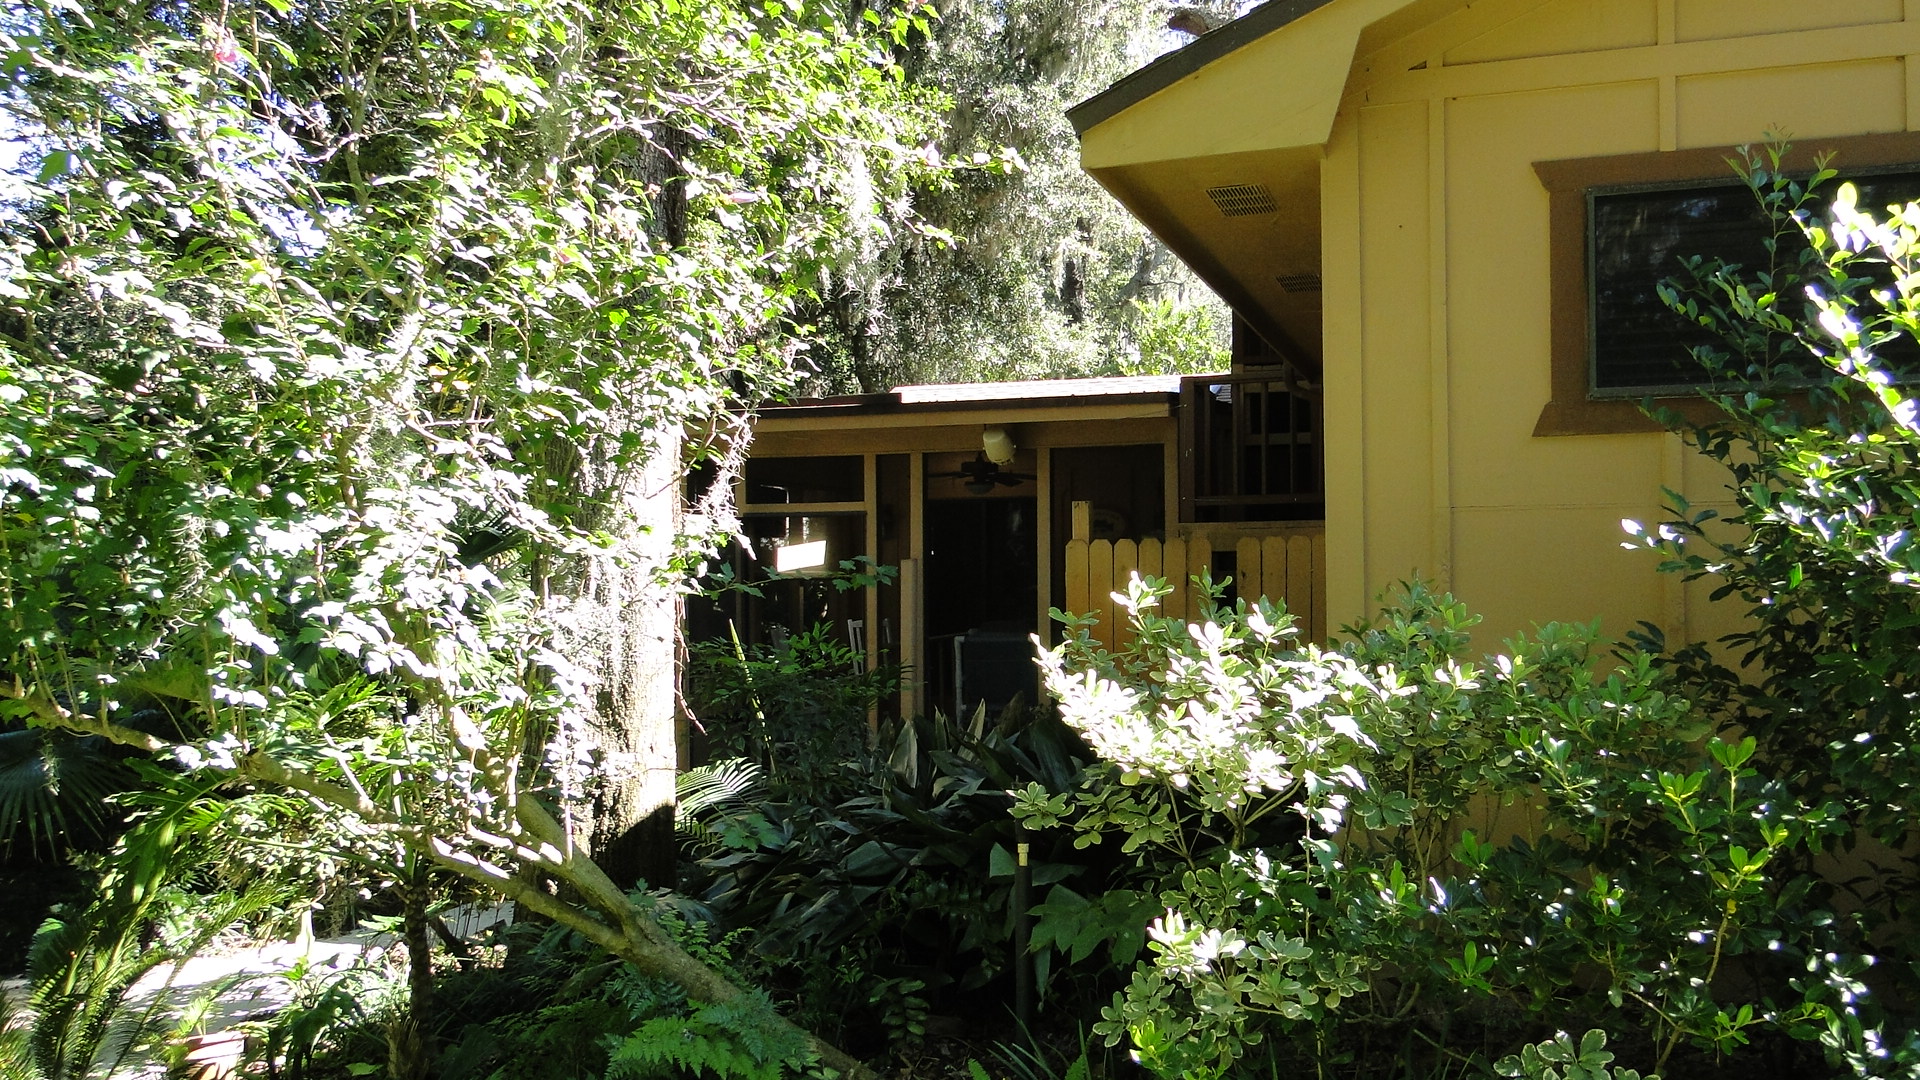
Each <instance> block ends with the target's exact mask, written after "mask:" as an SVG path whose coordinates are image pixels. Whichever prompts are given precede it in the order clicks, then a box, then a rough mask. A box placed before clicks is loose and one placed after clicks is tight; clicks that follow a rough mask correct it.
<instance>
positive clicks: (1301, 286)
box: [1274, 274, 1320, 293]
mask: <svg viewBox="0 0 1920 1080" xmlns="http://www.w3.org/2000/svg"><path fill="white" fill-rule="evenodd" d="M1274 280H1275V281H1278V282H1279V283H1280V288H1281V289H1282V290H1284V291H1286V292H1290V293H1298V292H1319V291H1320V275H1319V274H1280V275H1277V276H1275V278H1274Z"/></svg>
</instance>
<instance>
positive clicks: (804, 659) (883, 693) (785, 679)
mask: <svg viewBox="0 0 1920 1080" xmlns="http://www.w3.org/2000/svg"><path fill="white" fill-rule="evenodd" d="M834 631H835V628H834V627H832V626H830V625H827V624H825V623H821V624H818V625H815V626H814V627H812V628H811V629H808V630H803V631H801V632H799V633H796V634H792V635H790V636H788V637H786V638H785V639H784V640H781V641H780V642H778V643H777V644H771V645H758V644H756V645H753V646H750V647H746V648H743V647H742V646H741V645H740V643H739V641H738V640H732V641H705V642H694V643H692V644H690V645H689V646H688V647H687V667H686V675H685V679H686V683H685V686H686V689H685V693H686V697H687V704H688V707H689V708H690V709H691V710H692V712H693V714H694V715H695V716H696V717H698V718H699V719H700V723H701V727H702V728H703V730H704V731H705V733H706V736H707V739H708V747H709V751H710V752H711V753H712V754H714V755H715V756H720V757H739V758H745V759H747V760H749V761H751V762H752V763H753V764H754V765H755V767H757V768H758V769H760V770H761V771H762V773H763V774H764V775H765V777H766V780H767V784H768V787H769V789H770V791H771V793H772V795H773V797H774V798H776V799H782V800H785V799H797V800H800V801H803V802H809V803H816V804H826V803H832V802H837V801H840V800H842V799H846V798H849V797H850V796H851V795H852V794H853V792H854V791H856V790H859V789H862V788H864V786H865V783H866V780H867V778H868V777H869V776H870V775H871V774H872V770H873V767H874V765H875V762H873V761H872V760H871V757H872V755H871V754H869V752H868V732H867V716H868V714H869V712H870V711H871V710H873V709H875V708H876V707H878V706H880V705H882V704H884V703H887V702H889V701H890V700H891V699H893V698H895V697H897V696H898V694H899V693H900V685H901V679H902V677H903V671H902V669H901V668H900V666H899V665H897V664H881V665H878V666H874V667H869V666H868V665H867V659H866V657H865V656H862V655H858V654H856V653H855V652H854V650H853V648H852V647H851V646H850V645H848V644H847V642H846V641H845V640H843V639H842V638H841V636H840V635H838V634H836V633H835V632H834Z"/></svg>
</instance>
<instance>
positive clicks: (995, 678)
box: [924, 496, 1039, 719]
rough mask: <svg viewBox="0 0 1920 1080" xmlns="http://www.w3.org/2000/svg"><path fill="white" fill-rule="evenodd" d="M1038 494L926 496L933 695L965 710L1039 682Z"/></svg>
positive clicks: (991, 705)
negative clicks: (1036, 657)
mask: <svg viewBox="0 0 1920 1080" xmlns="http://www.w3.org/2000/svg"><path fill="white" fill-rule="evenodd" d="M1035 511H1036V502H1035V500H1034V498H1033V497H1032V496H1012V497H1008V496H999V497H993V496H971V497H968V498H964V499H929V500H928V501H927V503H926V519H925V533H924V535H925V537H926V577H925V586H924V595H925V597H926V623H925V625H926V634H927V639H926V640H927V657H926V679H927V698H926V701H927V704H928V708H929V709H938V710H940V711H941V712H946V713H950V714H953V715H954V716H955V717H956V718H959V719H965V718H966V717H967V716H969V715H971V714H972V712H973V710H974V709H976V708H978V707H979V706H980V704H981V703H983V702H984V703H985V704H986V706H987V711H988V712H989V713H993V712H996V711H998V710H999V709H1001V708H1003V707H1004V706H1005V705H1006V704H1007V702H1008V701H1010V700H1011V699H1012V698H1013V697H1014V696H1015V695H1016V694H1018V695H1019V696H1020V697H1021V698H1022V699H1023V700H1025V701H1026V702H1027V703H1028V704H1032V703H1033V701H1034V700H1035V697H1036V691H1037V689H1038V679H1037V677H1036V672H1035V669H1034V666H1033V643H1032V642H1031V641H1030V640H1028V635H1030V634H1032V633H1033V632H1034V631H1035V629H1037V628H1036V627H1035V626H1034V611H1035V608H1036V606H1037V605H1038V603H1039V585H1038V582H1037V580H1036V576H1037V574H1038V572H1039V571H1038V567H1039V554H1038V536H1039V534H1038V531H1037V529H1036V528H1035Z"/></svg>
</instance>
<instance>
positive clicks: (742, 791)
mask: <svg viewBox="0 0 1920 1080" xmlns="http://www.w3.org/2000/svg"><path fill="white" fill-rule="evenodd" d="M759 786H760V767H759V766H758V765H755V764H754V763H753V762H751V761H748V760H746V759H745V758H727V759H725V760H723V761H716V762H713V763H712V764H710V765H696V766H694V767H693V768H691V769H688V770H687V771H686V772H683V773H681V774H680V775H679V776H677V777H675V778H674V782H673V794H674V812H673V823H674V825H675V826H676V827H678V828H679V829H680V830H681V831H682V832H686V833H691V834H693V835H695V836H707V835H710V833H711V830H710V829H708V827H707V825H706V823H705V822H704V821H702V820H701V817H702V816H703V815H704V814H706V813H707V812H708V811H710V810H714V809H716V808H718V807H721V806H724V805H726V804H727V803H730V802H737V801H739V800H741V799H744V798H746V796H747V795H748V793H749V792H751V791H753V790H754V789H755V788H757V787H759Z"/></svg>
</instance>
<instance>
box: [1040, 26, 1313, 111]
mask: <svg viewBox="0 0 1920 1080" xmlns="http://www.w3.org/2000/svg"><path fill="white" fill-rule="evenodd" d="M1332 2H1333V0H1268V2H1267V3H1265V4H1262V5H1260V6H1259V7H1257V8H1254V9H1253V10H1252V11H1250V12H1248V13H1246V14H1245V15H1242V16H1241V17H1239V18H1237V19H1235V20H1233V21H1232V22H1230V23H1228V24H1227V25H1225V26H1223V27H1221V28H1220V29H1218V30H1214V31H1210V32H1208V33H1205V34H1202V35H1200V36H1199V37H1198V38H1195V39H1194V40H1193V42H1192V43H1191V44H1189V45H1187V46H1185V47H1184V48H1179V49H1175V50H1174V51H1173V52H1170V53H1167V54H1166V55H1164V56H1162V57H1160V58H1159V59H1157V60H1155V61H1153V62H1152V63H1150V64H1148V65H1147V66H1146V67H1143V68H1141V69H1140V70H1138V71H1136V72H1134V73H1133V74H1131V75H1128V76H1127V77H1126V78H1124V79H1121V80H1120V81H1119V82H1117V83H1114V84H1113V85H1112V86H1109V87H1107V88H1106V89H1105V90H1102V91H1100V92H1099V93H1098V94H1095V95H1094V96H1092V97H1090V98H1088V99H1087V100H1085V101H1083V102H1081V103H1080V104H1078V105H1075V106H1074V107H1072V108H1071V109H1068V110H1067V119H1068V120H1069V121H1071V122H1072V124H1073V133H1074V134H1075V135H1085V134H1086V133H1087V131H1088V130H1089V129H1090V128H1092V127H1094V126H1095V125H1096V124H1099V123H1101V122H1102V121H1104V120H1109V119H1111V118H1113V117H1114V116H1117V115H1119V114H1120V113H1122V112H1125V111H1126V110H1127V109H1129V108H1132V107H1133V106H1134V105H1137V104H1139V103H1140V102H1142V101H1145V100H1146V99H1148V98H1150V97H1152V96H1153V95H1155V94H1157V93H1159V92H1160V91H1162V90H1165V89H1166V88H1167V87H1169V86H1172V85H1173V84H1174V83H1176V82H1179V81H1180V80H1181V79H1184V78H1186V77H1187V76H1189V75H1191V74H1193V73H1194V72H1196V71H1199V70H1200V69H1201V68H1203V67H1206V66H1207V65H1208V64H1211V63H1213V62H1214V61H1215V60H1218V59H1220V58H1221V57H1223V56H1225V55H1227V54H1228V53H1230V52H1233V51H1235V50H1237V49H1239V48H1240V47H1241V46H1244V45H1251V44H1252V43H1254V42H1255V41H1258V40H1260V39H1261V38H1263V37H1266V36H1267V35H1268V34H1271V33H1273V32H1274V31H1275V30H1278V29H1280V28H1281V27H1283V26H1285V25H1287V24H1288V23H1290V22H1293V21H1294V20H1295V19H1298V18H1300V17H1301V16H1303V15H1306V14H1309V13H1311V12H1314V11H1317V10H1319V9H1320V8H1323V7H1325V6H1326V5H1328V4H1330V3H1332Z"/></svg>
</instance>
